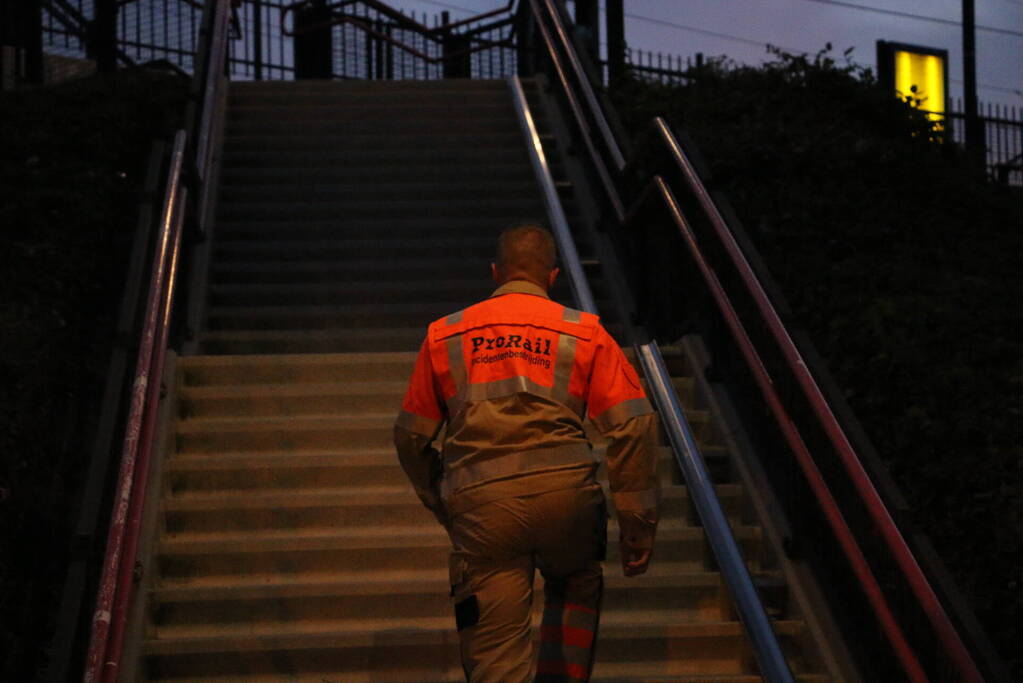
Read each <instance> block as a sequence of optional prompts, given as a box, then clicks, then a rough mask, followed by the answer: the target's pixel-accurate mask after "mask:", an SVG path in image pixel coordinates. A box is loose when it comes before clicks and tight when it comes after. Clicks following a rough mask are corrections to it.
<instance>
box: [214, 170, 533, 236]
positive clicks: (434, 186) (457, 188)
mask: <svg viewBox="0 0 1023 683" xmlns="http://www.w3.org/2000/svg"><path fill="white" fill-rule="evenodd" d="M281 175H286V174H283V173H282V174H281ZM538 194H539V189H538V188H537V185H536V181H534V180H532V179H530V178H519V179H514V178H512V179H508V178H503V177H501V176H499V175H497V174H491V175H488V176H487V177H484V178H481V177H479V176H477V177H475V178H464V179H462V180H460V181H454V180H449V181H447V182H436V181H432V180H418V181H408V182H400V183H399V182H382V181H381V182H366V181H365V180H363V181H362V182H359V181H352V182H349V183H346V184H336V183H335V184H327V183H323V182H322V181H319V182H317V183H308V184H302V185H296V184H293V183H282V184H279V185H245V186H241V185H227V186H222V187H221V188H220V194H219V201H220V202H221V203H225V204H233V203H255V204H276V203H280V202H342V201H369V200H371V199H376V200H378V201H415V200H423V201H426V202H439V201H448V202H457V201H463V200H466V199H468V200H473V199H476V198H480V197H500V198H502V199H526V200H531V199H535V198H536V197H537V196H538ZM425 234H430V233H425Z"/></svg>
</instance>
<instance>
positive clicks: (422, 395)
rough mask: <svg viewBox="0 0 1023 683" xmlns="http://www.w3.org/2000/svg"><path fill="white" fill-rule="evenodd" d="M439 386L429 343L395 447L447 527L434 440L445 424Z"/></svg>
mask: <svg viewBox="0 0 1023 683" xmlns="http://www.w3.org/2000/svg"><path fill="white" fill-rule="evenodd" d="M436 387H437V383H436V380H435V378H434V375H433V365H432V363H431V361H430V347H429V342H428V340H427V341H424V342H423V345H422V346H421V347H420V348H419V355H418V356H417V357H416V364H415V366H414V367H413V369H412V379H411V380H410V381H409V386H408V391H406V392H405V398H404V400H403V401H402V404H401V411H400V412H399V413H398V419H397V420H395V421H394V447H395V449H396V450H397V452H398V461H399V462H400V463H401V467H402V469H403V470H405V474H406V475H407V476H408V478H409V481H410V482H411V483H412V487H413V488H414V489H415V491H416V495H417V496H419V499H420V500H421V501H422V502H423V505H425V506H426V507H427V508H429V509H430V510H431V511H432V512H433V514H434V515H435V516H436V517H437V521H439V522H440V523H441V524H443V525H444V526H447V524H448V521H447V513H446V511H445V509H444V503H443V501H442V500H441V497H440V492H439V490H438V486H439V481H440V478H441V473H442V469H443V468H442V465H441V456H440V453H438V452H437V450H436V449H435V448H433V440H434V439H435V438H436V437H437V433H438V432H439V431H440V426H441V424H442V423H443V422H444V408H443V403H441V401H440V399H439V398H438V394H437V389H436Z"/></svg>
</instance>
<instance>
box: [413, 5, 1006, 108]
mask: <svg viewBox="0 0 1023 683" xmlns="http://www.w3.org/2000/svg"><path fill="white" fill-rule="evenodd" d="M393 4H394V5H395V6H398V7H401V8H403V9H414V10H416V11H417V12H422V11H428V12H430V13H431V14H432V13H434V12H440V11H443V10H445V9H446V10H448V11H450V12H451V15H452V18H463V17H466V16H469V15H470V14H473V13H476V12H481V11H484V10H490V9H494V8H496V7H501V6H503V5H505V4H506V3H505V0H450V1H449V0H393ZM975 4H976V21H977V26H978V30H977V80H978V82H979V86H978V96H979V98H980V99H981V100H982V101H990V102H997V103H1001V104H1008V105H1015V106H1023V0H975ZM853 5H856V6H860V7H865V8H870V9H867V10H864V9H857V8H855V7H853ZM601 7H603V0H601ZM878 10H880V11H878ZM625 13H626V19H625V33H626V35H625V39H626V41H627V42H628V45H629V47H631V48H633V49H637V48H638V49H642V50H652V51H655V52H667V53H671V54H677V55H682V56H683V57H685V56H689V55H693V54H695V53H697V52H702V53H704V54H705V55H708V56H711V55H727V56H728V57H730V58H732V59H734V60H735V61H737V62H742V63H747V64H756V63H759V62H761V61H763V60H764V58H765V57H766V56H767V54H766V51H765V47H764V46H765V45H766V44H767V43H771V44H773V45H777V46H779V47H781V48H783V49H786V50H788V51H795V52H811V53H815V52H817V51H818V50H820V49H822V48H823V47H824V45H825V44H826V43H828V42H830V43H831V44H832V45H833V47H834V54H836V55H837V56H841V53H842V51H843V50H845V49H846V48H848V47H852V48H854V51H853V58H854V60H855V61H856V62H857V63H859V64H863V65H865V66H870V67H873V66H874V61H875V44H876V41H877V40H879V39H881V40H889V41H893V42H899V43H909V44H913V45H923V46H927V47H933V48H941V49H946V50H948V53H949V62H950V64H949V69H950V71H949V87H950V91H951V92H950V94H951V95H952V96H954V97H957V96H960V95H961V94H962V80H963V63H962V28H961V27H960V26H959V25H958V24H959V22H960V21H961V19H962V2H961V0H625ZM899 14H911V15H917V16H920V17H928V18H931V19H936V20H941V21H943V22H946V23H938V22H937V21H928V20H924V19H918V18H912V17H907V16H898V15H899ZM981 27H987V29H985V28H981ZM988 29H996V30H988Z"/></svg>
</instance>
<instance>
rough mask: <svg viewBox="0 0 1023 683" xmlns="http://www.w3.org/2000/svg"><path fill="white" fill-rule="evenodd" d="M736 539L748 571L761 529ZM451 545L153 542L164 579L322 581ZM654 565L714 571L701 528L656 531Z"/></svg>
mask: <svg viewBox="0 0 1023 683" xmlns="http://www.w3.org/2000/svg"><path fill="white" fill-rule="evenodd" d="M733 532H734V534H735V537H736V541H737V542H738V543H739V546H740V548H741V549H742V552H743V556H744V557H745V558H746V561H747V564H748V565H749V566H750V568H751V570H752V571H757V570H758V569H759V566H760V562H761V559H762V558H761V557H760V553H761V550H762V546H761V542H762V532H761V530H760V528H759V527H754V526H736V527H735V528H734V529H733ZM450 550H451V544H450V541H449V540H448V537H447V535H446V534H445V533H444V531H443V529H441V527H440V526H439V525H433V526H429V525H427V526H421V525H413V526H408V527H393V526H389V527H379V528H369V529H367V528H360V527H339V528H332V529H329V530H305V531H300V532H297V531H295V530H277V531H260V532H224V533H219V534H214V533H203V534H199V535H195V536H190V535H189V534H187V533H184V532H182V533H178V534H165V535H164V536H163V537H162V538H161V539H160V542H159V544H158V548H157V558H158V560H157V561H158V563H159V566H158V569H157V570H158V571H159V574H160V577H161V579H162V580H183V579H188V578H196V577H206V578H210V579H213V578H215V577H216V578H218V579H219V580H222V581H229V580H234V578H235V577H239V576H246V575H250V574H251V575H269V574H274V575H276V574H284V575H289V576H298V575H302V576H327V575H331V574H332V573H334V572H337V571H344V572H370V573H371V574H372V573H375V572H378V571H397V570H409V569H424V568H428V567H434V568H443V567H446V566H447V561H448V554H449V552H450ZM656 550H657V556H656V558H655V561H657V562H669V563H673V564H679V565H684V566H685V567H686V571H706V570H708V569H709V568H711V567H712V566H713V557H712V556H711V553H710V550H709V547H708V546H707V541H706V538H705V536H704V532H703V529H702V528H701V527H696V526H689V525H683V524H682V523H680V522H675V521H674V520H663V521H662V522H661V524H660V525H659V527H658V530H657V546H656ZM618 561H619V556H618V539H617V532H616V531H614V530H613V529H612V530H611V532H610V533H609V534H608V562H609V563H610V566H614V565H616V563H617V562H618Z"/></svg>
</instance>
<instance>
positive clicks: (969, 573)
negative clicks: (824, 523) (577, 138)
mask: <svg viewBox="0 0 1023 683" xmlns="http://www.w3.org/2000/svg"><path fill="white" fill-rule="evenodd" d="M772 54H773V59H772V61H770V62H769V63H767V64H765V65H763V66H761V67H759V68H752V67H745V66H738V65H735V64H732V63H730V62H728V61H726V60H724V59H717V60H712V61H710V62H709V63H707V64H706V65H704V66H702V67H698V68H693V69H691V70H690V71H689V72H688V73H687V79H686V81H685V82H684V84H682V85H675V86H669V85H662V84H658V83H652V82H646V81H643V80H639V79H628V80H626V81H624V82H622V83H620V84H618V87H617V88H616V89H615V90H614V91H613V96H614V98H615V101H616V102H617V104H618V108H619V110H620V111H621V112H622V114H623V115H624V117H625V124H626V127H627V128H629V129H631V130H632V131H634V132H636V133H638V132H639V131H641V130H642V129H643V128H644V127H645V126H646V124H647V122H648V121H649V119H650V117H651V116H653V115H655V114H660V115H666V118H668V119H669V120H670V121H671V122H672V124H673V125H674V126H675V127H676V128H681V129H685V130H686V131H687V132H688V134H689V135H690V136H691V137H692V138H693V139H694V140H695V141H696V142H697V144H698V145H699V147H700V150H701V152H702V154H703V156H704V157H705V159H706V161H707V162H708V164H709V166H710V169H711V173H712V175H713V177H714V180H715V184H716V185H717V186H718V187H720V188H722V189H724V190H725V191H726V193H727V194H728V195H729V197H730V199H731V201H732V203H733V204H734V206H735V208H736V211H737V213H738V214H739V216H740V218H741V220H742V221H743V223H744V225H745V226H746V228H747V230H748V231H749V233H750V234H751V237H752V239H753V240H754V242H755V243H756V245H757V247H758V249H759V250H760V251H761V253H762V255H763V256H764V258H765V260H766V262H767V264H768V267H769V269H770V270H771V271H772V274H773V275H774V276H775V278H776V279H777V280H778V282H779V283H780V285H781V288H782V290H783V291H784V292H785V296H786V297H787V298H788V300H789V302H790V304H791V305H792V308H793V309H794V311H795V314H796V317H797V319H798V320H799V321H800V323H801V324H802V325H803V326H804V327H806V328H807V329H808V330H809V331H810V334H811V336H812V338H813V340H814V343H815V345H816V346H817V348H818V350H820V351H821V353H822V355H823V356H824V357H825V358H826V359H827V362H828V365H829V367H830V369H831V371H832V372H833V373H834V375H835V376H836V379H837V380H838V383H839V384H840V385H841V387H842V388H843V391H844V393H845V395H846V396H847V398H848V400H849V402H850V404H851V405H852V407H853V410H854V412H855V413H856V414H857V416H858V417H859V418H860V420H861V421H862V422H863V424H864V427H865V428H866V430H867V432H868V434H869V436H870V438H871V439H872V441H873V442H874V444H875V445H876V446H877V448H878V450H879V451H880V453H881V455H882V457H883V458H884V460H885V462H886V464H887V466H888V467H889V469H890V471H891V473H892V475H893V476H894V477H895V479H896V481H897V482H898V484H899V485H900V486H901V488H902V489H903V492H904V493H905V494H906V496H907V498H908V499H909V501H910V504H911V506H912V507H913V508H914V511H915V515H916V521H917V523H918V524H919V525H920V527H921V528H922V529H923V530H924V531H925V532H926V533H927V534H929V535H930V537H931V539H932V540H933V542H934V544H935V546H936V547H937V548H938V551H939V553H940V555H941V556H942V557H943V559H944V560H945V561H946V563H947V565H948V566H949V568H950V570H951V571H952V573H953V575H954V577H955V579H956V581H957V583H958V585H959V587H960V588H961V589H962V590H963V592H964V593H965V594H966V595H967V597H968V599H969V600H970V601H971V602H972V605H973V607H974V609H975V610H976V613H977V615H978V616H979V618H980V619H981V621H982V623H983V625H984V626H985V628H986V631H987V633H988V634H989V636H990V637H991V638H992V640H994V641H995V645H996V647H997V649H998V650H999V651H1000V652H1001V653H1002V656H1003V657H1005V658H1007V659H1009V660H1010V661H1011V665H1012V667H1013V668H1014V672H1015V673H1016V674H1017V675H1021V676H1023V659H1021V658H1020V655H1019V648H1018V647H1016V643H1018V641H1019V640H1020V638H1021V637H1023V631H1021V629H1020V622H1021V619H1023V591H1020V586H1019V558H1020V557H1021V553H1023V524H1021V522H1023V465H1021V463H1023V419H1021V418H1023V400H1021V398H1023V339H1021V338H1020V335H1019V330H1020V329H1023V312H1021V309H1020V307H1019V305H1018V301H1019V299H1020V298H1021V297H1023V270H1021V269H1020V267H1019V255H1020V254H1021V253H1023V232H1021V230H1020V226H1023V208H1021V206H1023V205H1021V202H1020V201H1019V194H1018V191H1010V190H1008V189H1006V188H998V187H994V186H991V185H989V184H986V183H985V182H984V181H983V179H982V178H980V177H978V174H977V173H975V172H974V171H973V169H972V168H971V166H970V163H969V160H968V159H966V158H965V155H964V154H962V153H961V151H960V150H959V149H958V148H957V147H955V146H954V145H951V144H943V143H942V134H941V131H940V129H937V128H936V127H935V126H934V125H933V124H932V123H931V122H929V121H928V120H927V119H926V118H925V117H924V116H923V115H922V114H920V113H919V112H917V111H916V110H913V109H911V108H910V107H909V106H908V104H907V102H905V101H900V100H898V99H896V98H894V97H892V96H891V95H890V94H888V93H885V92H883V91H882V90H881V89H880V88H879V87H878V86H877V84H876V82H875V80H874V78H873V76H872V74H871V73H870V71H869V70H867V69H864V68H862V67H860V66H857V65H856V64H854V63H853V62H852V61H851V60H850V58H849V57H850V52H849V51H846V53H845V58H844V59H835V58H833V57H832V56H830V45H829V46H828V48H827V49H826V50H825V51H822V52H821V53H819V54H817V55H816V56H810V57H807V56H796V55H789V54H785V53H782V52H780V51H778V50H773V51H772ZM907 99H909V100H912V99H913V96H912V95H910V96H909V97H908V98H907Z"/></svg>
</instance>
